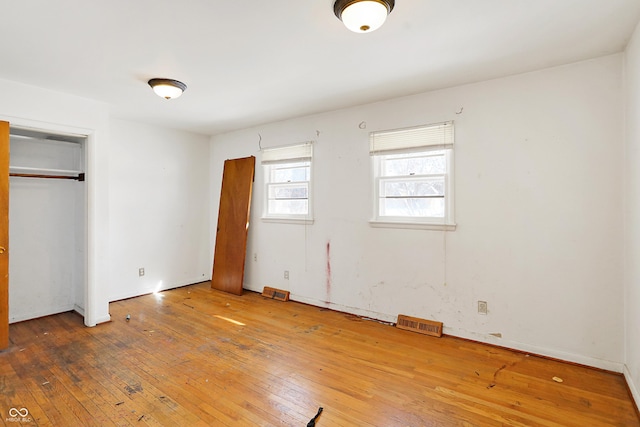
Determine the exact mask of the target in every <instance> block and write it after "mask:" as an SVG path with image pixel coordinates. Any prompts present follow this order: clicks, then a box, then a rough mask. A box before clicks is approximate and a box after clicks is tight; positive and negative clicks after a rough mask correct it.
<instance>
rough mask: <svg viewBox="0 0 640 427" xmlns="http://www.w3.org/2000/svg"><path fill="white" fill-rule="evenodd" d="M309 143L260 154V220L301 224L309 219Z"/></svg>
mask: <svg viewBox="0 0 640 427" xmlns="http://www.w3.org/2000/svg"><path fill="white" fill-rule="evenodd" d="M312 157H313V145H312V143H311V142H308V143H304V144H298V145H290V146H286V147H276V148H268V149H264V150H263V151H262V166H263V169H264V182H265V203H264V213H263V218H264V219H276V220H304V221H309V220H311V219H312V215H311V161H312Z"/></svg>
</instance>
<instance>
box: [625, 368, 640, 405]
mask: <svg viewBox="0 0 640 427" xmlns="http://www.w3.org/2000/svg"><path fill="white" fill-rule="evenodd" d="M624 379H625V380H627V385H628V386H629V390H631V397H633V400H634V401H635V402H636V407H637V408H640V392H639V391H638V387H637V385H636V383H634V382H633V377H632V376H631V372H630V371H629V368H628V367H627V365H624Z"/></svg>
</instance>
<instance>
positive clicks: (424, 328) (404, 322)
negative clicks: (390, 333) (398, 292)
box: [396, 314, 442, 337]
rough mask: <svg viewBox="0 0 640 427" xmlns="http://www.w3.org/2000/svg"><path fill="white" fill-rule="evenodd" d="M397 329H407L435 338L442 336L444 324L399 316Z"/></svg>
mask: <svg viewBox="0 0 640 427" xmlns="http://www.w3.org/2000/svg"><path fill="white" fill-rule="evenodd" d="M396 328H399V329H405V330H407V331H413V332H418V333H420V334H425V335H431V336H433V337H441V336H442V322H435V321H433V320H425V319H420V318H417V317H411V316H405V315H404V314H399V315H398V322H397V323H396Z"/></svg>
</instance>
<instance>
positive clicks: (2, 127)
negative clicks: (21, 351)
mask: <svg viewBox="0 0 640 427" xmlns="http://www.w3.org/2000/svg"><path fill="white" fill-rule="evenodd" d="M8 346H9V123H7V122H0V350H4V349H5V348H7V347H8Z"/></svg>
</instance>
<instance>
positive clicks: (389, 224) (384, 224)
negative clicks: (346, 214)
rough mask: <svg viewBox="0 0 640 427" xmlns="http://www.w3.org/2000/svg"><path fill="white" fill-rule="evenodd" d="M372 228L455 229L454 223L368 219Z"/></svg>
mask: <svg viewBox="0 0 640 427" xmlns="http://www.w3.org/2000/svg"><path fill="white" fill-rule="evenodd" d="M369 225H370V226H371V227H374V228H403V229H410V230H437V231H456V224H431V223H426V222H398V221H375V220H371V221H369Z"/></svg>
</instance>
